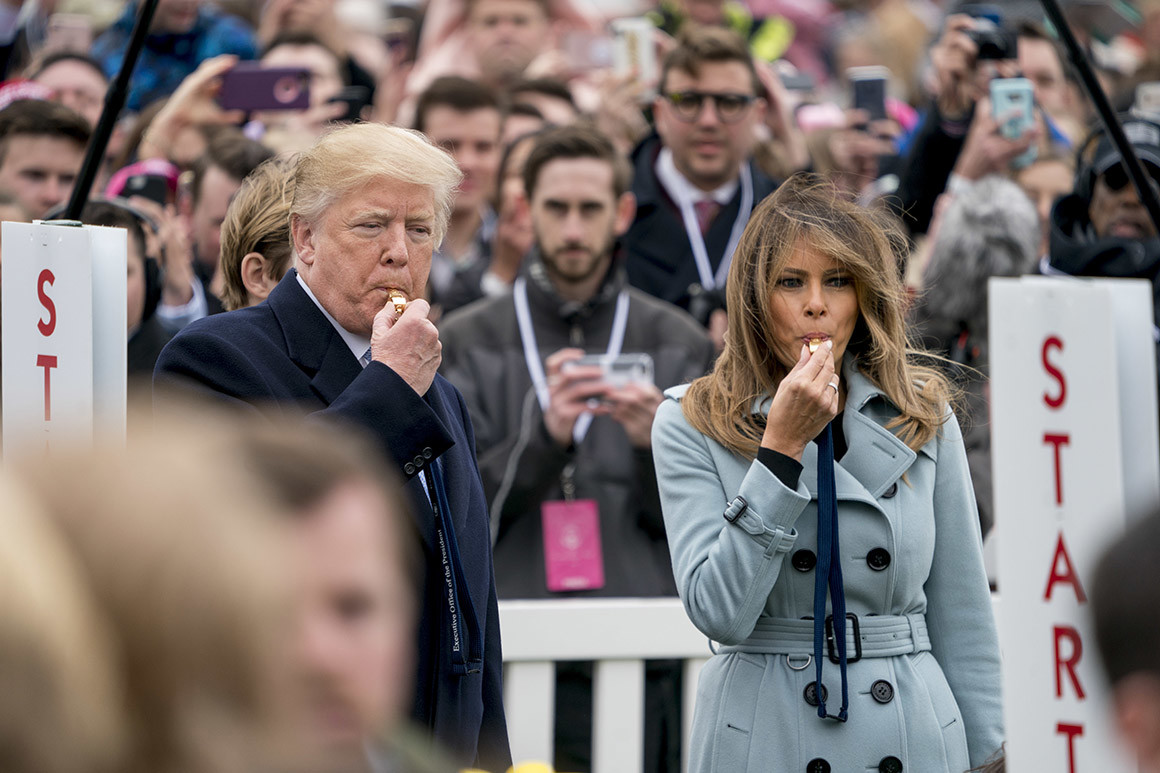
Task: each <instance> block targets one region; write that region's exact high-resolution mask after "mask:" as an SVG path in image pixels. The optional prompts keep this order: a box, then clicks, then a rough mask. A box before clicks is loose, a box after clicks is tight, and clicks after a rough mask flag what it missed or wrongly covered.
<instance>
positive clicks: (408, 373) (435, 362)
mask: <svg viewBox="0 0 1160 773" xmlns="http://www.w3.org/2000/svg"><path fill="white" fill-rule="evenodd" d="M459 180H460V173H459V171H458V169H457V168H456V166H455V163H454V161H453V160H452V159H451V158H450V157H449V156H448V155H447V154H446V153H444V152H443V151H441V150H438V149H437V148H435V147H434V146H432V145H431V144H430V143H429V142H428V141H427V140H426V139H425V138H423V137H422V136H421V135H419V134H418V133H416V132H411V131H408V130H404V129H397V128H394V127H388V126H385V125H382V124H357V125H352V126H347V127H344V128H343V129H341V130H338V131H336V132H333V133H330V134H328V135H326V136H325V137H323V138H322V139H321V140H319V142H318V143H317V144H316V145H315V146H314V147H313V148H312V149H310V150H308V151H305V152H304V153H302V154H301V155H300V156H299V158H298V160H297V163H296V167H295V195H294V203H293V206H292V207H291V219H290V230H291V236H292V240H293V244H294V251H295V254H296V256H297V259H298V268H297V270H296V271H291V272H290V273H288V274H287V275H286V276H285V277H284V279H283V280H282V281H281V282H280V283H279V284H278V286H277V287H275V288H274V290H273V291H272V292H271V293H270V296H269V298H268V299H267V301H266V302H264V303H262V304H260V305H258V306H255V307H250V308H247V309H241V310H239V311H236V312H231V313H229V314H223V315H216V316H213V317H207V318H205V319H203V320H199V321H198V322H196V323H194V324H191V325H190V326H188V327H187V328H185V329H184V330H183V331H182V332H181V334H179V335H178V336H177V337H176V338H174V340H173V341H172V342H171V343H170V344H169V346H167V347H166V349H165V351H164V352H162V355H161V359H160V361H159V362H158V365H157V371H156V374H155V383H158V384H160V383H169V382H177V383H181V384H185V385H189V384H191V383H192V384H193V385H194V386H196V387H200V388H201V389H202V391H209V392H211V393H214V394H216V395H218V396H220V397H221V398H222V399H224V400H226V401H227V402H230V403H233V404H235V405H239V406H247V407H253V408H255V409H257V410H259V411H263V412H265V413H267V414H270V415H271V416H273V417H280V416H282V415H283V414H284V413H292V412H293V411H295V410H301V409H302V408H305V409H306V410H308V411H314V413H313V414H312V415H314V416H318V417H325V418H327V419H330V420H333V421H339V422H347V423H349V424H353V425H357V426H359V427H362V428H364V429H365V430H369V431H370V433H371V435H372V436H373V437H374V439H375V440H377V441H378V443H379V444H380V445H381V448H382V450H383V452H384V453H385V454H386V455H387V458H388V459H390V460H393V461H394V463H395V464H397V465H398V468H399V469H400V471H401V472H402V473H403V474H404V475H405V476H406V478H407V484H406V489H407V491H408V493H409V495H410V496H411V498H412V500H413V509H414V512H415V513H416V516H417V521H418V524H417V525H418V529H419V533H420V535H421V536H422V538H423V543H424V552H425V561H426V571H425V579H424V585H425V587H424V595H423V598H422V599H421V604H422V607H421V609H422V614H421V619H420V625H419V641H418V646H417V649H416V651H417V652H418V653H419V668H418V672H417V675H416V682H415V700H414V710H413V717H414V719H415V721H416V722H418V723H419V724H420V725H423V726H426V727H428V728H430V729H431V731H432V732H433V735H434V737H435V738H436V740H438V741H439V742H441V743H442V744H443V745H444V746H445V747H446V748H447V749H448V750H450V751H451V752H452V753H453V754H454V755H455V756H456V758H457V759H458V761H459V762H460V764H462V765H464V766H470V765H472V764H473V763H474V765H475V766H476V767H483V768H486V769H491V770H505V769H506V768H507V766H508V765H509V764H510V756H511V755H510V750H509V747H508V740H507V728H506V724H505V721H504V713H503V705H502V682H501V669H502V657H501V653H500V642H499V616H498V609H497V604H496V594H495V583H494V580H493V575H492V564H491V548H490V541H489V539H488V517H487V505H486V502H485V500H484V493H483V488H482V486H481V485H480V479H479V471H478V468H477V466H476V462H475V453H474V449H475V438H474V435H473V432H472V427H471V420H470V418H469V417H468V413H467V408H466V406H465V405H464V403H463V399H462V398H461V397H460V395H459V392H458V391H457V390H456V389H455V388H454V387H453V386H451V384H449V383H448V382H447V381H445V380H443V379H442V378H441V377H440V376H438V375H437V373H436V370H437V368H438V366H439V362H440V348H441V344H440V342H439V334H438V331H437V330H436V329H435V326H434V325H433V324H432V323H431V321H430V320H429V319H428V318H427V314H428V312H429V310H430V307H429V306H428V304H427V302H426V301H424V300H423V299H422V298H423V293H424V291H425V289H426V283H427V275H428V271H429V269H430V265H431V254H432V251H433V249H434V247H435V245H436V244H438V243H439V240H440V239H441V238H442V236H443V233H444V232H445V229H446V226H447V218H448V213H449V212H450V205H451V198H452V195H453V191H454V189H455V186H456V185H457V184H458V183H459ZM400 294H401V295H402V296H403V297H404V298H405V299H406V300H407V301H408V303H407V304H406V307H405V309H403V310H400V309H398V308H397V307H396V304H395V302H393V301H392V298H393V297H395V296H396V295H400ZM291 405H293V406H294V408H290V407H289V406H291Z"/></svg>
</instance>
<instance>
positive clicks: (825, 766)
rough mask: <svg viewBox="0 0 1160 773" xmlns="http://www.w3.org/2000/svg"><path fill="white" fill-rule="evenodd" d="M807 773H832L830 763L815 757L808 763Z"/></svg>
mask: <svg viewBox="0 0 1160 773" xmlns="http://www.w3.org/2000/svg"><path fill="white" fill-rule="evenodd" d="M806 773H830V763H828V762H826V761H825V760H823V759H822V758H821V757H815V758H814V759H812V760H810V761H809V762H807V763H806Z"/></svg>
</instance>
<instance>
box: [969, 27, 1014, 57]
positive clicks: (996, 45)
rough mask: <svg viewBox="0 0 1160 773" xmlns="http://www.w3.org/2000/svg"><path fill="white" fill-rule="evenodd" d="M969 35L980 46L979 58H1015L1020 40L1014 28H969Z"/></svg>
mask: <svg viewBox="0 0 1160 773" xmlns="http://www.w3.org/2000/svg"><path fill="white" fill-rule="evenodd" d="M967 37H969V38H970V39H971V40H973V41H974V43H975V45H976V46H978V48H979V55H978V57H976V58H977V59H978V60H980V61H981V60H983V59H1015V58H1016V57H1017V56H1018V50H1019V49H1018V47H1019V42H1018V38H1017V37H1016V35H1015V31H1014V30H1007V29H1003V28H1002V27H990V28H984V29H974V30H967Z"/></svg>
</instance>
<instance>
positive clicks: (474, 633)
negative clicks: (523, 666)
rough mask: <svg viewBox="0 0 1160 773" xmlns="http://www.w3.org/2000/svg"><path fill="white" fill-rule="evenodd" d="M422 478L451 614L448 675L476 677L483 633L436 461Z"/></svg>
mask: <svg viewBox="0 0 1160 773" xmlns="http://www.w3.org/2000/svg"><path fill="white" fill-rule="evenodd" d="M423 477H424V480H425V482H426V484H427V493H428V495H429V497H430V499H431V510H432V511H433V512H434V513H435V535H436V537H437V538H438V540H439V552H440V557H441V558H442V561H443V578H444V581H445V582H446V583H447V606H448V608H449V610H450V612H451V671H452V673H454V674H455V675H456V676H466V675H467V674H478V673H480V672H481V671H482V670H483V633H482V631H481V630H480V627H479V618H478V617H477V616H476V614H475V605H473V604H472V603H471V592H470V591H469V590H468V586H467V577H466V575H464V573H463V562H462V561H461V560H460V558H459V542H458V541H457V540H456V539H455V528H454V526H453V525H452V523H451V520H450V518H449V517H448V514H449V513H450V508H449V507H448V505H447V492H446V490H445V489H444V488H443V474H442V472H441V471H440V468H439V460H438V459H436V460H434V461H432V462H431V464H429V465H427V466H426V467H424V468H423ZM464 637H466V639H467V650H468V652H467V655H464V654H463V650H464V642H463V639H464Z"/></svg>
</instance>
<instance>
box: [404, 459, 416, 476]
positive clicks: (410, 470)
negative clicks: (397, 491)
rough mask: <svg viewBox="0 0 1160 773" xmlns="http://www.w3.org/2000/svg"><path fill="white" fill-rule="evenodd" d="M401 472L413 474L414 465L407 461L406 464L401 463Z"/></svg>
mask: <svg viewBox="0 0 1160 773" xmlns="http://www.w3.org/2000/svg"><path fill="white" fill-rule="evenodd" d="M403 472H405V473H407V474H408V475H414V474H415V465H413V464H411V463H410V462H407V463H406V464H404V465H403Z"/></svg>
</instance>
